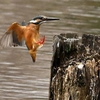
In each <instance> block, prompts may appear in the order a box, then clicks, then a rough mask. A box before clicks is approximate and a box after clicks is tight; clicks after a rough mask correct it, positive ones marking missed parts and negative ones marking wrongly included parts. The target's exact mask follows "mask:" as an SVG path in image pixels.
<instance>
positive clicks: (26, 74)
mask: <svg viewBox="0 0 100 100" xmlns="http://www.w3.org/2000/svg"><path fill="white" fill-rule="evenodd" d="M36 15H46V16H51V17H57V18H60V20H59V21H55V22H49V23H44V24H43V25H42V26H41V28H40V34H41V35H45V36H46V42H45V44H44V46H43V48H41V49H39V51H38V53H37V60H36V63H33V62H32V60H31V57H30V55H29V53H28V50H27V48H26V47H17V48H5V49H3V48H0V100H48V97H49V80H50V65H51V59H52V44H53V36H54V35H58V34H60V33H67V32H71V33H78V34H79V35H80V36H81V35H82V34H83V33H89V34H100V2H99V0H91V1H89V0H60V1H58V0H41V1H40V0H23V1H22V0H3V1H0V37H1V36H2V35H3V34H4V33H5V31H6V30H7V28H8V27H9V25H10V24H11V23H12V22H15V21H16V22H18V23H21V22H22V21H24V20H25V21H26V22H28V21H29V20H30V19H31V18H33V17H35V16H36Z"/></svg>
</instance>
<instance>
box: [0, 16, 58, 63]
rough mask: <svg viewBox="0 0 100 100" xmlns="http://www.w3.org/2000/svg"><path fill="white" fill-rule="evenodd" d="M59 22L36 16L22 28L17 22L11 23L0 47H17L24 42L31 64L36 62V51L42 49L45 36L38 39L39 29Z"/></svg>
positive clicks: (0, 41) (52, 18) (0, 40)
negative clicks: (46, 23) (52, 22)
mask: <svg viewBox="0 0 100 100" xmlns="http://www.w3.org/2000/svg"><path fill="white" fill-rule="evenodd" d="M54 20H59V18H54V17H47V16H44V15H38V16H36V17H34V18H32V19H31V20H30V21H29V22H28V23H27V25H25V26H23V25H20V24H19V23H17V22H14V23H12V24H11V25H10V26H9V27H8V29H7V31H6V32H5V34H3V36H2V37H1V39H0V45H1V46H2V47H3V48H5V47H11V46H18V45H19V44H20V41H22V40H25V44H26V46H27V48H28V50H29V53H30V55H31V57H32V60H33V62H35V61H36V53H37V49H38V48H40V47H42V46H43V44H44V42H45V36H42V37H40V33H39V29H40V26H41V24H42V23H44V22H48V21H54ZM15 37H16V38H15Z"/></svg>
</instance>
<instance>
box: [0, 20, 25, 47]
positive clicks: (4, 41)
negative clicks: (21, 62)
mask: <svg viewBox="0 0 100 100" xmlns="http://www.w3.org/2000/svg"><path fill="white" fill-rule="evenodd" d="M23 28H25V26H20V25H19V24H18V23H16V22H14V23H13V24H12V25H11V26H10V27H9V28H8V30H7V32H6V33H5V34H4V35H3V36H2V37H1V39H0V44H1V46H2V47H9V46H16V45H20V41H21V40H22V39H23V37H24V36H23V35H24V31H23Z"/></svg>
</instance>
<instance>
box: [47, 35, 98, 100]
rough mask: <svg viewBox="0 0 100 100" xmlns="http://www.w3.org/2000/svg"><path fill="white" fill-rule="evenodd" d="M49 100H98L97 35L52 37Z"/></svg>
mask: <svg viewBox="0 0 100 100" xmlns="http://www.w3.org/2000/svg"><path fill="white" fill-rule="evenodd" d="M81 42H82V43H81ZM49 100H100V36H95V35H89V34H83V36H82V41H80V39H79V37H78V35H77V34H75V33H72V34H71V33H67V34H60V35H56V36H54V44H53V57H52V62H51V79H50V96H49Z"/></svg>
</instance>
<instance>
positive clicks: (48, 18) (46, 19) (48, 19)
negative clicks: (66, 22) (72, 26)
mask: <svg viewBox="0 0 100 100" xmlns="http://www.w3.org/2000/svg"><path fill="white" fill-rule="evenodd" d="M54 20H60V19H59V18H53V17H46V18H44V19H43V21H54Z"/></svg>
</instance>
